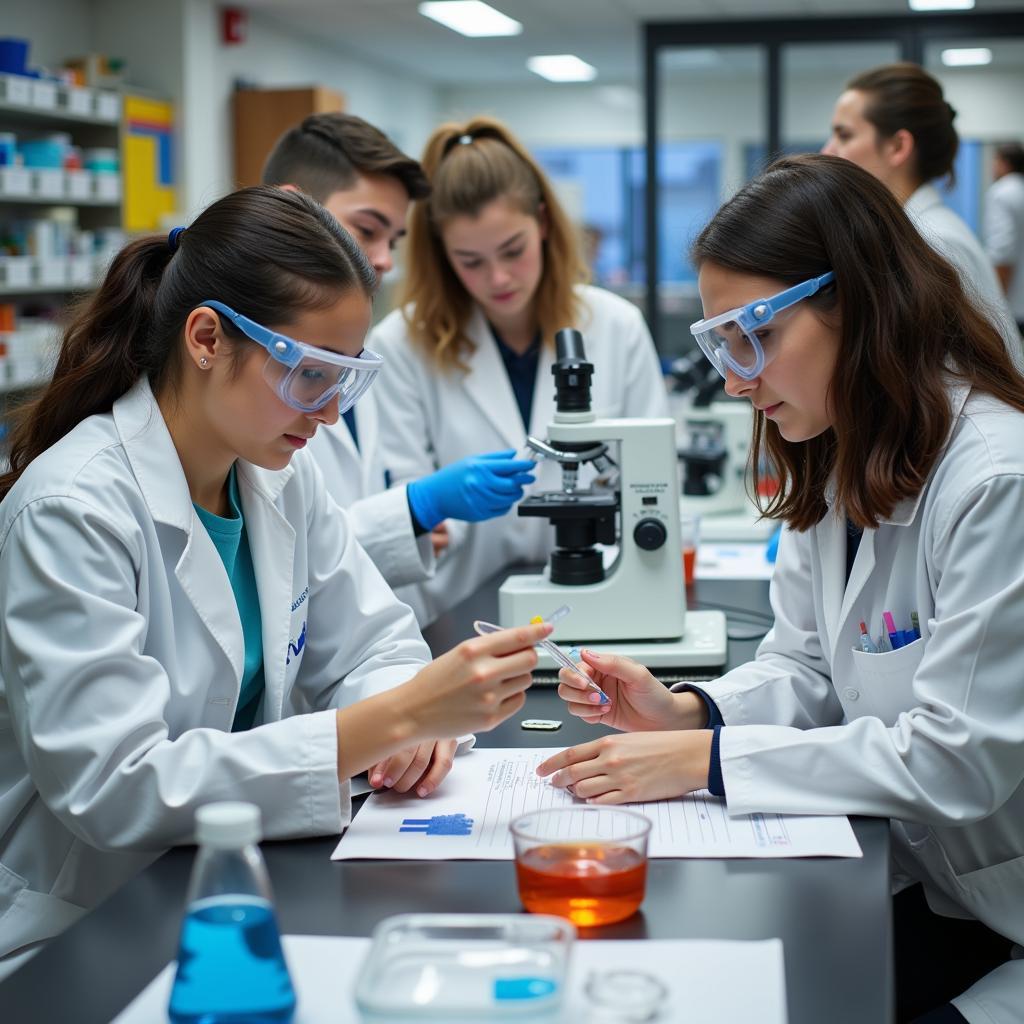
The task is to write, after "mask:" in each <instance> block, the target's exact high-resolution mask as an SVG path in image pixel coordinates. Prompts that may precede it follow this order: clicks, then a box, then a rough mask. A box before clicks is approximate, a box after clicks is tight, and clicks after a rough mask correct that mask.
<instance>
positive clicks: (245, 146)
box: [233, 85, 345, 188]
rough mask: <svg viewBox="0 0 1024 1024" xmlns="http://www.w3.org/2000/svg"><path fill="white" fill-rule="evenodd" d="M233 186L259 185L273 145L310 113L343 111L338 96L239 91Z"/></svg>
mask: <svg viewBox="0 0 1024 1024" xmlns="http://www.w3.org/2000/svg"><path fill="white" fill-rule="evenodd" d="M233 103H234V122H235V126H234V127H235V184H236V185H237V186H238V187H240V188H241V187H244V186H246V185H258V184H259V183H260V178H261V176H262V173H263V165H264V163H266V160H267V156H268V155H269V154H270V151H271V149H273V148H274V143H275V142H277V140H278V139H279V138H280V137H281V136H282V135H283V134H284V133H285V132H286V131H287V130H288V129H289V128H292V127H294V126H295V125H297V124H298V123H299V122H300V121H301V120H302V119H303V118H304V117H308V116H309V115H310V114H325V113H329V112H331V111H336V110H344V109H345V100H344V97H342V95H341V94H340V93H337V92H333V91H332V90H331V89H325V88H324V87H323V86H319V85H315V86H310V87H309V88H305V89H239V90H238V91H237V92H236V93H235V95H234V101H233Z"/></svg>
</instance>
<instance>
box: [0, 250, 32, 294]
mask: <svg viewBox="0 0 1024 1024" xmlns="http://www.w3.org/2000/svg"><path fill="white" fill-rule="evenodd" d="M31 284H32V258H31V257H30V256H0V285H3V286H4V287H5V288H7V289H14V288H28V287H30V286H31Z"/></svg>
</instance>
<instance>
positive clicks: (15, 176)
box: [0, 167, 32, 197]
mask: <svg viewBox="0 0 1024 1024" xmlns="http://www.w3.org/2000/svg"><path fill="white" fill-rule="evenodd" d="M30 195H32V172H31V171H30V170H28V169H27V168H25V167H0V196H5V197H6V196H30Z"/></svg>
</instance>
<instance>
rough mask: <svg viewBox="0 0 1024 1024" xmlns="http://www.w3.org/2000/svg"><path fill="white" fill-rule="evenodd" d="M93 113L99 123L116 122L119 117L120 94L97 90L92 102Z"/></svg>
mask: <svg viewBox="0 0 1024 1024" xmlns="http://www.w3.org/2000/svg"><path fill="white" fill-rule="evenodd" d="M93 113H94V114H95V115H96V117H98V118H99V119H100V120H101V121H116V120H117V119H118V118H119V117H120V116H121V96H120V94H119V93H116V92H103V91H100V90H97V91H96V93H95V97H94V102H93Z"/></svg>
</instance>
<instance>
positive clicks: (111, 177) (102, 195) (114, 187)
mask: <svg viewBox="0 0 1024 1024" xmlns="http://www.w3.org/2000/svg"><path fill="white" fill-rule="evenodd" d="M92 194H93V195H94V196H95V197H96V198H97V199H103V200H106V201H107V202H112V203H116V202H118V201H119V200H120V198H121V175H120V174H106V173H97V174H93V176H92Z"/></svg>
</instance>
